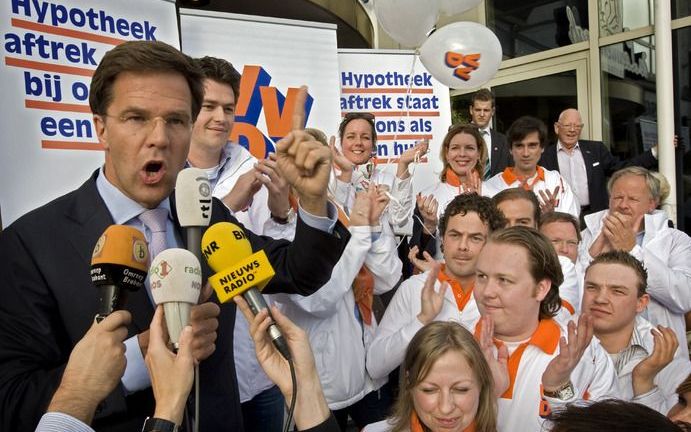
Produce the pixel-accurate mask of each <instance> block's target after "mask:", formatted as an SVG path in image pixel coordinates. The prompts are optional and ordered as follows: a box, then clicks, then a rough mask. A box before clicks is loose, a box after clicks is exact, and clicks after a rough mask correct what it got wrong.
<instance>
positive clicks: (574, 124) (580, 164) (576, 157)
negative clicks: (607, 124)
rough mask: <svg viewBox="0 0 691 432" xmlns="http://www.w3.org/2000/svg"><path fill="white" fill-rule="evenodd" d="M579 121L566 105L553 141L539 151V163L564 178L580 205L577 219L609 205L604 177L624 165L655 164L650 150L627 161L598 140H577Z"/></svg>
mask: <svg viewBox="0 0 691 432" xmlns="http://www.w3.org/2000/svg"><path fill="white" fill-rule="evenodd" d="M582 129H583V121H582V120H581V115H580V113H579V112H578V110H576V109H574V108H569V109H566V110H564V111H562V113H561V114H560V115H559V120H558V121H557V122H555V123H554V132H555V133H556V134H557V138H558V140H557V142H556V143H555V144H553V145H551V146H549V147H547V148H546V149H545V151H544V153H542V158H541V159H540V162H539V164H540V166H542V167H544V168H546V169H548V170H556V171H559V172H560V173H561V175H562V176H563V177H564V179H566V181H567V182H568V183H569V185H570V186H571V189H573V192H574V194H575V195H576V197H577V198H578V202H579V203H580V205H581V218H582V217H584V216H585V215H587V214H590V213H595V212H598V211H600V210H604V209H606V208H608V207H609V197H608V195H607V178H608V177H609V176H610V175H612V173H614V172H615V171H617V170H619V169H621V168H624V167H626V166H632V165H638V166H642V167H645V168H654V167H655V166H657V158H656V156H655V154H654V153H653V152H654V151H656V150H657V149H654V150H653V151H647V152H645V153H643V154H641V155H639V156H636V157H634V158H631V159H628V160H620V159H618V158H616V157H614V156H613V155H612V153H610V151H609V150H608V149H607V147H605V145H604V144H603V143H602V142H601V141H588V140H581V139H580V136H581V130H582Z"/></svg>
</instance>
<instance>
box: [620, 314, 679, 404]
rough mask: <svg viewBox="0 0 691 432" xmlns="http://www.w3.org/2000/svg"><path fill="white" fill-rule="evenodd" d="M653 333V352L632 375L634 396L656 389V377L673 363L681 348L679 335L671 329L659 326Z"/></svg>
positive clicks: (635, 368) (638, 365)
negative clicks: (675, 354)
mask: <svg viewBox="0 0 691 432" xmlns="http://www.w3.org/2000/svg"><path fill="white" fill-rule="evenodd" d="M651 332H652V334H653V343H654V346H653V352H652V353H651V354H650V355H649V356H648V357H646V358H645V359H643V360H642V361H641V362H640V363H638V364H637V365H636V367H634V368H633V371H632V373H631V378H632V384H633V395H634V396H638V395H642V394H644V393H647V392H649V391H650V390H652V389H653V387H655V382H654V380H655V376H657V374H658V373H660V371H661V370H662V369H664V368H665V366H667V365H668V364H670V363H671V362H672V360H673V359H674V353H676V352H677V348H678V347H679V340H678V339H677V335H676V333H674V330H672V329H671V328H669V327H663V326H661V325H659V326H657V327H655V328H653V329H652V331H651Z"/></svg>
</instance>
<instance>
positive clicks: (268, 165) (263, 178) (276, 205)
mask: <svg viewBox="0 0 691 432" xmlns="http://www.w3.org/2000/svg"><path fill="white" fill-rule="evenodd" d="M254 173H255V176H256V178H257V180H259V181H260V182H261V183H262V184H264V185H265V186H266V189H267V190H268V191H269V198H268V200H267V205H268V207H269V212H271V214H272V215H274V216H276V217H279V218H285V217H286V215H287V214H288V212H289V211H290V200H289V199H288V197H289V195H290V185H289V184H288V182H287V181H286V179H285V178H284V177H283V175H282V174H281V171H280V170H279V169H278V164H277V163H276V153H271V154H269V157H268V158H266V159H264V160H261V161H259V162H258V163H257V164H256V165H255V167H254Z"/></svg>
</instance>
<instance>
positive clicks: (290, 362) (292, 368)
mask: <svg viewBox="0 0 691 432" xmlns="http://www.w3.org/2000/svg"><path fill="white" fill-rule="evenodd" d="M288 366H289V367H290V379H291V380H292V381H293V395H292V396H291V397H290V408H288V418H287V419H286V423H285V427H284V428H283V432H289V430H290V424H291V423H292V422H293V414H294V413H295V401H296V399H297V394H298V383H297V378H296V377H295V365H294V364H293V358H292V356H290V357H289V358H288Z"/></svg>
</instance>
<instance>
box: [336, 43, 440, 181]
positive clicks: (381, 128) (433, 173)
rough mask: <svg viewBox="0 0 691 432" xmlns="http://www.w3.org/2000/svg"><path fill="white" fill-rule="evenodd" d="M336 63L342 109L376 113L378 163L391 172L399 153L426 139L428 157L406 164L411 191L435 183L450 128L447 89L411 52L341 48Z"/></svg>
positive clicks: (393, 171)
mask: <svg viewBox="0 0 691 432" xmlns="http://www.w3.org/2000/svg"><path fill="white" fill-rule="evenodd" d="M338 61H339V69H340V84H341V111H342V113H343V114H345V113H347V112H369V113H372V114H374V115H375V124H376V128H377V136H378V137H377V138H378V139H377V160H378V162H379V163H385V164H390V167H389V168H388V169H389V170H390V171H391V172H392V173H395V171H396V168H395V163H396V162H397V161H398V157H399V156H400V154H401V153H403V152H404V151H405V150H406V149H408V148H409V147H411V146H413V145H415V143H416V142H417V141H421V140H424V139H428V140H429V141H430V150H429V154H428V155H427V158H426V159H423V160H422V162H421V163H420V164H419V165H416V166H411V170H414V173H413V191H414V193H417V192H419V191H420V190H421V189H423V188H425V187H426V186H428V185H431V184H433V183H436V182H438V181H439V174H440V173H441V169H442V163H441V159H440V158H439V149H440V148H441V144H442V141H443V139H444V135H446V131H447V130H448V128H449V125H450V124H451V105H450V100H449V88H448V87H446V86H445V85H443V84H441V83H440V82H439V81H437V80H436V79H434V78H433V77H432V75H430V73H429V72H427V70H426V69H425V67H424V66H423V65H422V63H420V60H419V59H416V58H415V54H414V53H413V52H412V51H380V50H340V51H339V54H338ZM413 66H414V68H413ZM411 72H412V73H411Z"/></svg>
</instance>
